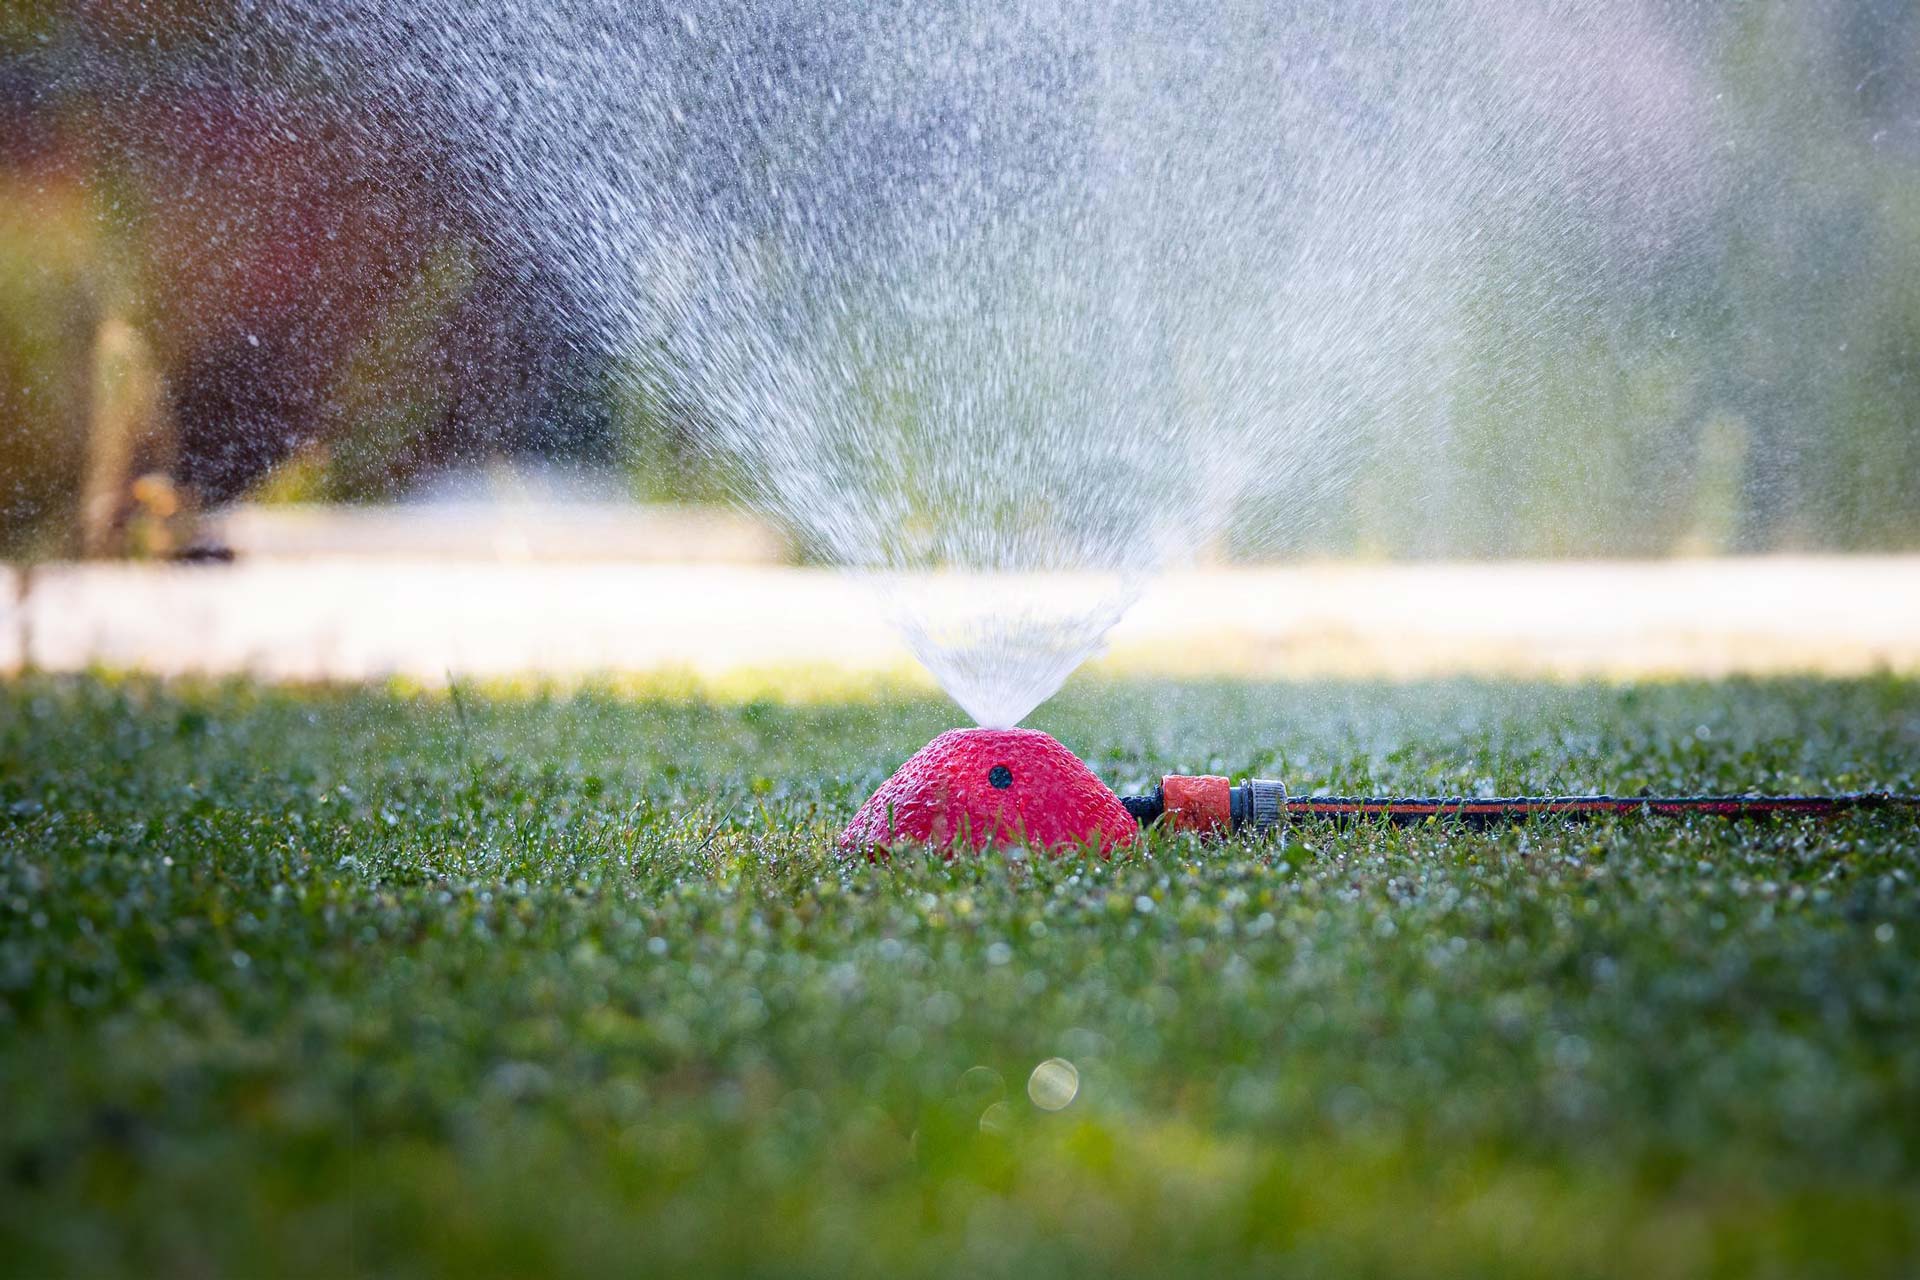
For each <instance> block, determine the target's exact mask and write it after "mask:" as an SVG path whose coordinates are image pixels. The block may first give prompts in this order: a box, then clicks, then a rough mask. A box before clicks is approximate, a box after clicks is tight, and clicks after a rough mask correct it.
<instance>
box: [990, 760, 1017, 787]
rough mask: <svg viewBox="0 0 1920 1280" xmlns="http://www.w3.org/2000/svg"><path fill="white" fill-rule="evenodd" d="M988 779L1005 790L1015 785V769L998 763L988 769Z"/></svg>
mask: <svg viewBox="0 0 1920 1280" xmlns="http://www.w3.org/2000/svg"><path fill="white" fill-rule="evenodd" d="M987 781H988V782H991V783H992V784H993V785H994V786H996V787H998V788H1000V790H1002V791H1005V790H1006V789H1007V788H1008V787H1010V786H1012V785H1013V770H1011V769H1009V768H1007V766H1005V765H1003V764H997V765H995V766H993V768H991V769H989V770H987Z"/></svg>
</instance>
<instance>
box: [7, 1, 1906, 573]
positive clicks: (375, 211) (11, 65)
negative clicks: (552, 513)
mask: <svg viewBox="0 0 1920 1280" xmlns="http://www.w3.org/2000/svg"><path fill="white" fill-rule="evenodd" d="M233 15H234V5H233V3H232V2H231V0H169V2H168V3H164V4H161V3H151V2H136V0H65V2H61V0H9V3H7V4H5V5H0V552H5V553H7V554H11V555H16V556H21V555H24V556H44V555H70V554H80V553H89V554H112V553H125V552H129V551H136V552H137V551H140V550H142V549H146V550H156V551H162V552H164V551H167V550H169V549H177V547H178V542H179V536H178V535H168V534H166V533H165V532H164V531H163V532H161V533H160V534H157V535H154V536H151V537H141V536H135V535H136V533H137V531H138V530H139V529H141V528H142V527H143V526H142V523H141V522H142V520H143V519H147V518H149V517H154V518H158V519H160V520H164V519H166V518H167V517H168V516H169V515H170V513H171V512H172V511H173V510H174V508H176V507H180V508H184V509H186V510H189V511H191V510H192V509H193V508H195V507H200V508H206V507H214V506H218V505H219V504H222V503H225V502H229V501H232V500H234V499H236V498H240V497H245V496H252V497H256V498H267V499H272V500H325V501H348V502H361V501H387V500H393V499H397V498H401V497H405V496H407V495H409V494H412V493H416V492H419V491H421V490H422V489H430V488H431V487H432V485H433V484H434V483H435V481H436V478H438V477H442V476H444V475H445V474H446V473H447V472H448V471H449V470H450V469H458V468H461V467H471V466H474V465H477V464H484V463H489V462H496V461H500V460H506V461H509V462H512V461H516V460H517V461H521V462H526V463H537V464H539V465H542V466H546V467H553V466H559V467H562V468H564V469H566V470H567V472H568V474H572V475H578V476H584V477H588V478H589V481H590V485H591V487H592V488H593V491H594V492H596V493H600V494H606V493H614V494H625V495H628V496H632V497H635V498H639V499H642V500H647V501H699V502H705V501H716V500H720V499H722V498H723V497H724V494H725V493H726V491H727V490H728V488H729V484H728V480H729V477H728V475H727V474H726V471H725V467H724V464H723V463H721V462H718V461H716V460H714V459H712V458H710V457H707V456H704V455H703V453H702V451H701V450H700V449H699V448H698V447H697V444H696V440H697V432H696V430H695V418H694V414H693V413H692V412H691V411H690V410H689V408H688V406H685V405H682V404H678V403H676V402H675V400H674V398H673V396H672V395H671V391H670V385H669V384H668V383H667V382H665V381H663V380H661V379H659V378H647V377H636V376H631V375H632V374H633V373H634V369H633V367H631V366H621V365H620V364H618V363H616V362H615V361H614V360H612V359H611V358H610V357H607V356H604V355H601V354H598V353H597V352H596V350H595V348H594V346H593V344H592V343H591V342H588V341H584V340H583V337H582V335H581V334H580V333H579V332H578V331H577V330H576V329H575V328H574V326H573V323H572V321H571V319H570V316H569V309H568V307H567V306H566V303H565V300H564V298H562V297H561V296H560V291H559V290H558V289H557V288H556V287H555V286H554V285H553V282H552V281H550V280H546V279H544V278H543V277H542V272H541V268H540V265H539V264H538V263H536V262H529V261H526V259H525V254H524V252H523V250H522V249H521V247H520V246H518V245H515V244H513V243H511V241H510V239H507V238H503V237H501V236H499V235H498V234H496V233H495V232H494V231H493V230H492V229H490V228H487V227H485V226H482V225H478V223H477V222H476V220H475V219H474V217H473V216H472V214H471V213H470V211H468V210H467V209H466V208H464V207H463V202H462V201H460V199H459V198H458V195H457V191H456V189H455V184H454V183H453V182H452V181H451V180H449V179H448V176H447V175H448V172H449V170H448V169H447V168H446V166H445V164H444V158H443V157H441V156H439V155H437V154H436V147H437V146H441V145H444V141H443V140H441V139H436V138H434V137H433V136H431V134H430V133H428V132H427V131H426V129H425V126H424V125H422V124H420V122H418V121H416V120H414V119H413V118H412V117H410V116H409V115H407V114H406V113H405V109H404V105H396V106H394V107H392V108H391V109H390V110H387V111H383V110H382V109H380V108H378V107H377V106H376V108H375V109H373V110H372V111H371V112H370V113H369V114H368V115H366V116H365V117H364V118H350V117H346V116H343V115H340V114H339V113H338V112H337V111H331V112H330V109H329V108H328V107H327V106H325V105H324V104H323V103H322V102H321V99H323V98H324V97H325V95H308V96H307V97H297V96H295V95H293V94H291V93H287V94H283V95H277V96H273V97H262V96H260V95H259V94H258V92H257V91H254V92H251V93H250V92H249V91H247V90H245V89H243V88H242V87H241V85H240V83H239V81H238V80H236V79H235V78H234V77H232V76H226V77H224V78H223V76H222V74H221V68H222V63H221V61H220V55H219V52H218V46H219V40H220V35H221V33H222V32H223V31H224V30H226V29H228V27H229V26H230V24H231V23H232V22H233V21H235V18H234V16H233ZM1714 24H1715V27H1714V32H1713V38H1712V40H1711V41H1710V47H1709V48H1708V49H1706V50H1704V51H1699V52H1698V54H1697V56H1694V57H1693V60H1692V63H1691V64H1690V65H1693V66H1694V67H1695V69H1696V70H1700V71H1701V74H1704V75H1707V76H1709V77H1710V78H1711V80H1712V82H1713V83H1712V84H1711V85H1709V86H1707V89H1708V90H1709V93H1710V96H1712V97H1713V99H1714V101H1715V102H1716V105H1717V108H1718V109H1719V110H1720V111H1721V112H1722V113H1723V118H1724V119H1726V120H1728V121H1731V122H1732V123H1731V126H1730V127H1729V128H1728V130H1727V133H1726V136H1727V137H1728V138H1730V139H1733V140H1734V141H1735V142H1736V143H1737V149H1738V151H1739V154H1738V155H1737V156H1734V157H1733V159H1732V162H1731V163H1730V164H1729V166H1728V172H1729V173H1730V174H1731V175H1732V178H1731V180H1730V186H1729V189H1728V190H1727V191H1726V192H1725V193H1723V194H1722V196H1721V197H1720V198H1717V199H1716V200H1715V201H1714V202H1713V203H1712V206H1711V208H1710V209H1709V210H1708V211H1707V212H1706V213H1704V214H1703V215H1701V216H1702V217H1703V218H1704V219H1705V221H1704V223H1703V225H1699V226H1696V227H1693V228H1691V229H1690V230H1689V231H1688V233H1687V234H1688V235H1689V242H1688V244H1687V246H1686V247H1685V248H1684V249H1683V250H1682V251H1681V252H1680V253H1679V255H1678V259H1679V260H1680V261H1682V262H1684V263H1685V265H1686V269H1685V270H1681V271H1676V272H1672V273H1668V274H1666V275H1665V276H1663V277H1662V278H1658V279H1653V280H1649V279H1646V278H1640V277H1635V276H1634V274H1633V273H1631V272H1623V273H1621V278H1619V279H1617V280H1612V279H1606V278H1600V279H1597V280H1595V279H1589V280H1585V281H1582V282H1580V285H1579V287H1577V288H1562V287H1561V282H1560V280H1559V278H1558V277H1556V276H1555V274H1554V273H1553V272H1552V271H1551V270H1543V264H1542V263H1541V262H1538V261H1527V260H1520V259H1512V258H1508V259H1503V258H1500V257H1497V256H1496V255H1494V254H1489V255H1488V256H1487V257H1486V258H1485V259H1484V260H1483V261H1482V262H1480V263H1479V264H1478V266H1477V272H1478V275H1477V278H1476V280H1475V282H1474V285H1473V287H1472V288H1470V289H1469V290H1468V291H1467V293H1466V296H1464V297H1462V298H1461V299H1459V301H1458V303H1457V306H1458V308H1459V311H1460V315H1461V316H1463V317H1466V318H1468V319H1470V320H1471V323H1470V324H1463V325H1459V326H1458V327H1457V331H1458V332H1459V333H1460V334H1462V335H1469V336H1463V337H1462V338H1460V339H1459V340H1458V341H1457V342H1455V343H1454V344H1453V345H1452V346H1451V347H1450V348H1448V349H1447V351H1446V356H1445V360H1444V361H1443V367H1442V370H1441V372H1440V373H1439V374H1438V375H1436V377H1435V379H1434V382H1433V385H1432V387H1431V393H1430V395H1428V396H1426V397H1425V401H1424V403H1422V404H1420V405H1419V406H1417V407H1416V408H1414V409H1413V410H1409V411H1402V412H1412V413H1414V414H1416V415H1418V416H1419V417H1420V419H1421V420H1420V421H1418V422H1408V421H1406V420H1402V419H1393V420H1386V419H1383V420H1380V421H1378V422H1376V423H1374V424H1373V427H1372V429H1373V430H1374V431H1375V432H1376V433H1377V436H1378V440H1377V441H1376V443H1377V445H1379V446H1380V447H1377V448H1372V449H1361V450H1358V451H1356V453H1355V455H1354V456H1355V457H1358V458H1362V459H1365V460H1366V461H1364V463H1363V464H1361V465H1358V466H1354V467H1343V468H1339V469H1338V473H1337V474H1334V475H1330V476H1329V477H1327V478H1326V480H1325V483H1324V484H1323V485H1322V486H1321V490H1320V491H1319V492H1317V493H1316V494H1314V495H1313V499H1312V500H1313V501H1314V503H1315V504H1316V505H1317V506H1319V507H1322V508H1324V510H1325V512H1326V513H1327V514H1326V516H1325V517H1324V518H1321V519H1318V520H1314V521H1310V522H1306V523H1304V524H1301V525H1300V526H1299V527H1301V528H1303V529H1305V530H1306V532H1304V533H1303V534H1301V535H1300V540H1299V541H1298V542H1297V543H1296V544H1295V545H1286V546H1276V545H1273V544H1272V543H1270V542H1264V541H1261V540H1259V539H1257V538H1254V537H1252V536H1250V535H1242V536H1237V537H1236V536H1233V535H1230V536H1229V537H1228V539H1227V541H1226V545H1225V548H1224V549H1225V550H1226V551H1227V553H1228V554H1231V555H1234V556H1237V557H1242V558H1257V557H1260V556H1266V555H1272V554H1276V553H1292V552H1301V551H1306V552H1318V553H1336V554H1355V553H1358V554H1365V555H1385V556H1439V555H1457V556H1543V555H1544V556H1563V555H1564V556H1573V555H1664V554H1675V553H1681V554H1702V553H1718V552H1746V551H1768V550H1797V549H1808V550H1816V549H1817V550H1885V549H1908V548H1914V547H1916V546H1920V501H1917V500H1916V499H1917V498H1920V10H1916V8H1915V7H1914V6H1913V5H1911V4H1910V3H1907V2H1906V0H1859V2H1858V3H1851V4H1848V3H1840V4H1818V5H1816V4H1812V3H1795V2H1793V0H1762V2H1757V3H1749V4H1743V5H1738V6H1727V7H1725V9H1724V11H1723V12H1722V13H1720V15H1719V16H1717V17H1716V18H1715V19H1714ZM1546 265H1547V266H1550V265H1551V264H1546ZM1649 274H1652V273H1651V272H1650V273H1649ZM1611 295H1631V296H1611ZM1522 304H1524V305H1522ZM1440 323H1444V320H1443V319H1442V318H1439V317H1436V324H1440ZM1543 335H1545V338H1544V340H1543ZM1409 442H1417V444H1415V443H1409ZM1280 500H1282V499H1279V498H1270V499H1268V501H1270V502H1271V501H1280ZM1285 500H1287V501H1295V502H1298V501H1301V497H1300V495H1298V494H1294V495H1290V496H1289V497H1288V498H1286V499H1285ZM1257 506H1258V503H1257V502H1255V503H1252V504H1250V509H1249V511H1248V513H1247V516H1248V518H1247V520H1245V521H1244V522H1242V525H1241V527H1242V528H1243V529H1247V530H1252V529H1259V528H1271V527H1272V525H1273V523H1274V522H1273V521H1271V520H1270V519H1262V518H1261V516H1262V513H1261V512H1260V511H1259V510H1257V509H1256V508H1257ZM156 527H157V526H156Z"/></svg>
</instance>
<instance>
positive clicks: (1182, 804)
mask: <svg viewBox="0 0 1920 1280" xmlns="http://www.w3.org/2000/svg"><path fill="white" fill-rule="evenodd" d="M1120 803H1121V804H1122V805H1123V806H1125V808H1126V810H1127V812H1128V813H1131V814H1132V815H1133V817H1134V819H1135V821H1137V822H1139V823H1140V825H1141V826H1143V827H1146V826H1152V825H1153V824H1154V823H1156V822H1160V821H1162V820H1164V821H1166V823H1167V825H1168V826H1169V827H1171V828H1173V829H1174V830H1181V831H1199V832H1206V833H1223V832H1254V833H1258V832H1262V831H1268V830H1272V829H1274V828H1276V827H1280V826H1283V825H1285V824H1286V823H1287V822H1288V821H1289V820H1292V819H1299V818H1305V819H1312V818H1322V819H1334V820H1352V819H1376V820H1384V821H1387V822H1393V823H1400V824H1408V823H1416V822H1433V821H1446V822H1462V823H1466V824H1469V825H1472V826H1490V825H1492V824H1494V823H1497V822H1513V821H1518V820H1524V819H1527V818H1532V817H1536V816H1538V817H1555V818H1596V817H1603V816H1606V815H1608V814H1626V813H1640V814H1657V815H1661V816H1668V817H1685V816H1687V815H1690V814H1709V815H1712V816H1714V817H1722V818H1762V817H1768V816H1771V815H1775V814H1782V815H1788V814H1792V815H1801V816H1814V817H1831V816H1833V815H1835V814H1839V813H1843V812H1852V811H1857V810H1862V809H1904V810H1908V811H1912V812H1920V796H1913V795H1898V794H1894V793H1892V792H1886V791H1860V792H1849V793H1844V794H1840V795H1830V796H1767V795H1735V796H1605V795H1593V796H1507V797H1501V798H1491V799H1481V798H1477V797H1473V798H1469V797H1464V796H1444V797H1411V798H1388V797H1381V796H1366V797H1351V796H1299V797H1295V796H1289V795H1288V794H1287V788H1286V785H1285V784H1284V783H1280V782H1274V781H1270V780H1268V779H1264V778H1256V779H1253V780H1251V781H1248V782H1243V783H1241V784H1240V785H1238V786H1234V785H1233V784H1231V783H1230V782H1229V781H1228V780H1227V779H1226V778H1223V777H1219V776H1216V775H1201V776H1186V775H1182V774H1169V775H1167V776H1166V777H1165V778H1164V779H1162V780H1161V783H1160V785H1159V786H1158V787H1156V788H1154V790H1153V791H1151V792H1149V793H1148V794H1146V795H1140V796H1122V797H1121V798H1120Z"/></svg>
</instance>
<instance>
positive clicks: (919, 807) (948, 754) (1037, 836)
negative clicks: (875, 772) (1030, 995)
mask: <svg viewBox="0 0 1920 1280" xmlns="http://www.w3.org/2000/svg"><path fill="white" fill-rule="evenodd" d="M1916 808H1920V796H1910V795H1893V794H1890V793H1887V792H1860V793H1852V794H1845V795H1833V796H1516V797H1510V798H1507V799H1493V800H1483V799H1466V798H1427V799H1385V798H1374V797H1368V798H1338V797H1329V796H1306V797H1301V798H1298V799H1295V798H1293V797H1290V796H1288V795H1287V789H1286V787H1285V786H1284V785H1283V784H1281V783H1278V782H1272V781H1269V780H1266V779H1260V778H1256V779H1252V780H1250V781H1247V782H1243V783H1240V784H1239V785H1238V786H1235V785H1234V784H1233V783H1231V782H1230V781H1229V780H1228V779H1226V778H1223V777H1218V776H1213V775H1205V776H1198V777H1190V776H1186V775H1182V774H1168V775H1167V776H1166V777H1164V778H1162V779H1161V781H1160V785H1159V786H1158V787H1156V788H1155V789H1154V790H1153V791H1152V792H1151V793H1149V794H1147V795H1142V796H1127V797H1126V798H1124V799H1122V798H1121V797H1119V796H1116V795H1114V793H1113V792H1112V791H1110V790H1108V788H1107V786H1106V784H1104V783H1102V782H1101V781H1100V779H1099V778H1097V777H1095V776H1094V773H1093V770H1091V769H1089V768H1087V766H1086V765H1085V764H1083V763H1081V761H1080V760H1079V758H1078V757H1076V756H1075V755H1074V754H1073V753H1072V752H1071V751H1068V750H1067V749H1066V748H1065V747H1063V746H1061V745H1060V744H1059V743H1058V742H1056V741H1055V740H1054V739H1052V738H1050V737H1048V736H1047V735H1046V734H1044V733H1040V732H1037V731H1036V730H1033V729H950V730H948V731H947V732H946V733H943V734H941V735H940V736H939V737H937V738H935V739H934V740H933V741H932V742H930V743H928V744H927V745H926V746H924V747H922V748H921V749H920V750H919V751H918V752H916V753H915V754H914V756H913V758H912V759H910V760H908V761H907V762H906V763H905V764H903V765H901V766H900V770H899V772H898V773H895V774H894V775H893V776H892V777H891V778H889V779H887V781H886V782H885V783H883V784H881V787H880V789H879V790H878V791H875V792H874V793H873V794H872V795H871V796H869V797H868V798H867V802H866V803H865V804H863V805H861V806H860V812H859V813H857V814H855V815H854V819H853V821H852V822H850V823H848V824H847V828H846V830H844V831H842V832H841V833H840V847H841V848H842V849H844V850H846V851H848V852H850V853H858V852H870V851H872V850H875V849H879V848H885V847H887V846H890V845H894V844H899V843H903V842H912V843H916V844H925V845H931V846H933V847H935V848H943V849H950V848H954V847H957V846H959V845H961V844H963V843H964V844H968V845H971V846H972V847H973V848H975V849H984V848H985V847H986V846H987V845H988V844H1025V845H1027V846H1029V847H1031V848H1035V849H1041V850H1045V851H1047V852H1049V853H1054V854H1060V853H1064V852H1067V851H1069V850H1073V849H1095V850H1097V851H1099V852H1100V853H1102V854H1109V853H1111V852H1112V851H1113V850H1114V849H1116V848H1120V847H1123V846H1126V845H1130V844H1132V843H1133V842H1134V841H1135V840H1136V839H1138V838H1139V835H1140V830H1141V828H1143V827H1148V826H1153V825H1155V824H1162V825H1165V826H1167V827H1169V828H1170V829H1173V830H1176V831H1196V832H1200V833H1202V834H1207V835H1224V834H1227V833H1230V832H1254V833H1258V832H1264V831H1271V830H1274V829H1277V828H1279V827H1281V826H1283V825H1284V824H1285V823H1286V822H1287V821H1288V820H1289V819H1293V818H1323V819H1335V820H1352V819H1356V818H1373V819H1383V820H1386V821H1389V822H1398V823H1409V822H1428V821H1453V822H1466V823H1470V824H1475V825H1485V824H1489V823H1493V822H1503V821H1512V820H1515V819H1520V818H1527V817H1532V816H1534V815H1545V816H1553V817H1561V818H1590V817H1596V816H1599V815H1602V814H1610V813H1652V814H1694V813H1703V814H1715V815H1719V816H1721V817H1729V818H1743V817H1761V816H1765V815H1768V814H1812V815H1817V816H1829V815H1832V814H1836V813H1839V812H1841V811H1842V810H1847V809H1907V810H1913V809H1916Z"/></svg>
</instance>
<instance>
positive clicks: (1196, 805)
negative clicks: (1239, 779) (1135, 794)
mask: <svg viewBox="0 0 1920 1280" xmlns="http://www.w3.org/2000/svg"><path fill="white" fill-rule="evenodd" d="M1232 788H1233V784H1232V783H1230V782H1228V781H1227V780H1226V779H1225V778H1222V777H1219V776H1217V775H1214V774H1202V775H1200V776H1198V777H1186V776H1183V775H1181V774H1177V773H1170V774H1168V775H1167V776H1166V777H1165V778H1162V779H1161V781H1160V794H1161V795H1162V796H1163V797H1164V798H1165V799H1166V805H1167V812H1166V822H1167V824H1168V825H1169V826H1171V827H1172V828H1173V829H1174V830H1176V831H1199V832H1202V833H1205V834H1224V833H1225V832H1226V830H1227V828H1228V827H1229V826H1231V825H1232V822H1233V796H1232Z"/></svg>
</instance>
